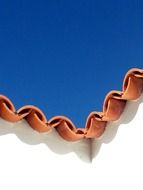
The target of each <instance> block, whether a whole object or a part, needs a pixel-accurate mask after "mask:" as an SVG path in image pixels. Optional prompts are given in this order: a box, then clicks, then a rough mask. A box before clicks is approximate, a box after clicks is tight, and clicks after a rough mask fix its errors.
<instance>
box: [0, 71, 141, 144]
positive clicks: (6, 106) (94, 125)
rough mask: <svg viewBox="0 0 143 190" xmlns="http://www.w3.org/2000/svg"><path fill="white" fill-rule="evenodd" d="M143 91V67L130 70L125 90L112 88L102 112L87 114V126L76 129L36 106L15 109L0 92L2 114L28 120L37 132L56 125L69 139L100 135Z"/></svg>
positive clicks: (1, 115) (69, 121)
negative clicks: (48, 118)
mask: <svg viewBox="0 0 143 190" xmlns="http://www.w3.org/2000/svg"><path fill="white" fill-rule="evenodd" d="M142 91H143V70H142V69H137V68H134V69H131V70H129V71H128V72H127V74H126V75H125V78H124V81H123V87H122V91H110V92H109V93H108V94H107V95H106V97H105V100H104V104H103V111H102V112H91V113H90V114H89V116H88V117H87V120H86V124H85V128H76V127H75V125H74V124H73V123H72V121H71V120H70V119H69V118H67V117H65V116H55V117H53V118H51V119H50V120H47V119H46V117H45V115H44V113H43V112H42V111H41V110H40V109H39V108H37V107H35V106H31V105H27V106H24V107H21V108H20V109H19V110H18V111H16V110H15V108H14V105H13V104H12V102H11V101H10V100H9V99H8V98H7V97H6V96H3V95H0V117H2V118H3V119H5V120H7V121H10V122H17V121H19V120H21V119H26V121H27V122H28V123H29V125H30V126H31V127H32V128H33V129H35V130H36V131H38V132H47V131H49V130H50V129H52V128H56V130H57V132H58V133H59V134H60V135H61V136H62V137H63V138H64V139H65V140H68V141H76V140H79V139H82V138H98V137H100V136H101V135H102V134H103V132H104V130H105V128H106V125H107V122H108V121H115V120H117V119H119V117H120V115H121V114H122V112H123V110H124V108H125V105H126V101H127V100H135V99H137V98H139V96H140V95H141V93H142Z"/></svg>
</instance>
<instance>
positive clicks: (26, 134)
mask: <svg viewBox="0 0 143 190" xmlns="http://www.w3.org/2000/svg"><path fill="white" fill-rule="evenodd" d="M141 102H143V95H142V96H141V97H140V99H138V100H137V101H132V102H128V103H127V105H126V108H125V110H124V113H123V114H122V116H121V117H120V119H119V120H118V121H116V122H110V123H108V126H107V128H106V131H105V133H104V135H103V136H102V137H101V138H100V139H98V140H96V139H94V140H90V139H83V140H81V141H77V142H68V141H65V140H63V139H62V138H61V137H60V136H59V135H58V133H57V132H56V130H55V129H53V130H51V131H50V132H48V133H38V132H37V131H34V130H33V129H32V128H31V127H29V125H28V124H27V122H26V121H25V120H22V121H20V122H18V123H15V124H13V123H9V122H6V121H4V120H2V119H0V136H2V135H6V134H10V133H13V134H15V135H16V136H17V137H18V138H19V139H20V140H21V141H22V142H24V143H26V144H30V145H37V144H41V143H44V144H46V145H47V148H49V149H50V150H51V151H53V152H54V153H56V154H61V155H62V154H68V153H70V152H74V153H75V154H76V155H77V156H78V157H79V158H80V159H81V160H82V161H84V162H89V163H90V162H91V161H92V159H93V158H95V157H96V156H97V154H98V153H99V150H100V148H101V146H102V144H104V143H105V144H108V143H110V142H111V141H112V140H113V139H114V137H115V136H116V134H117V131H118V127H119V126H120V124H123V123H124V124H126V123H129V122H130V121H131V120H132V119H133V118H134V117H135V115H136V113H137V110H138V107H139V105H140V103H141ZM131 110H132V111H131ZM129 113H130V114H129Z"/></svg>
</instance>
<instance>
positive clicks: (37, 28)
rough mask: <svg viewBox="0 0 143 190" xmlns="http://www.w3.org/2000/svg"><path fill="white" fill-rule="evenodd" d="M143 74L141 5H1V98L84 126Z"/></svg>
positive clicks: (44, 0)
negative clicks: (108, 98)
mask: <svg viewBox="0 0 143 190" xmlns="http://www.w3.org/2000/svg"><path fill="white" fill-rule="evenodd" d="M132 67H139V68H143V1H138V0H134V1H131V0H120V1H113V0H109V1H107V0H100V1H97V0H88V1H87V0H68V1H67V0H52V1H48V0H40V1H37V0H35V1H32V0H21V1H19V0H17V1H8V0H2V1H0V93H1V94H4V95H6V96H8V97H9V98H10V99H11V100H12V101H13V103H14V105H15V107H16V109H18V108H20V107H21V106H23V105H25V104H32V105H35V106H38V107H39V108H40V109H42V110H43V112H44V113H45V114H46V116H47V118H51V117H52V116H55V115H66V116H68V117H69V118H70V119H71V120H72V121H73V122H74V123H75V124H76V125H77V127H83V126H84V123H85V120H86V117H87V115H88V114H89V112H90V111H101V110H102V104H103V100H104V97H105V95H106V93H107V92H108V91H110V90H112V89H114V90H115V89H117V90H120V89H121V87H122V80H123V77H124V75H125V73H126V72H127V70H128V69H130V68H132Z"/></svg>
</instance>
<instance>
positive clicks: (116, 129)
mask: <svg viewBox="0 0 143 190" xmlns="http://www.w3.org/2000/svg"><path fill="white" fill-rule="evenodd" d="M142 146H143V96H141V97H140V99H138V100H137V101H132V102H128V103H127V105H126V108H125V111H124V113H123V114H122V116H121V117H120V119H119V120H118V121H116V122H110V123H108V126H107V129H106V131H105V133H104V135H103V136H102V137H101V138H100V139H98V140H96V139H94V140H82V141H78V142H67V141H64V140H63V139H62V138H61V137H60V136H59V135H58V134H57V132H56V131H55V130H53V131H52V132H49V133H45V134H39V133H38V132H36V131H34V130H33V129H31V128H30V127H29V125H28V124H27V123H26V121H24V120H23V121H20V122H18V123H16V124H13V123H9V122H6V121H4V120H2V119H0V189H1V190H5V189H6V190H7V189H14V190H17V189H18V190H26V189H34V190H48V189H62V190H70V189H71V190H73V189H74V190H76V189H97V190H104V189H106V190H107V189H109V190H118V189H120V190H121V189H130V190H132V189H136V190H142V189H143V177H142V176H143V148H142Z"/></svg>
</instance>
